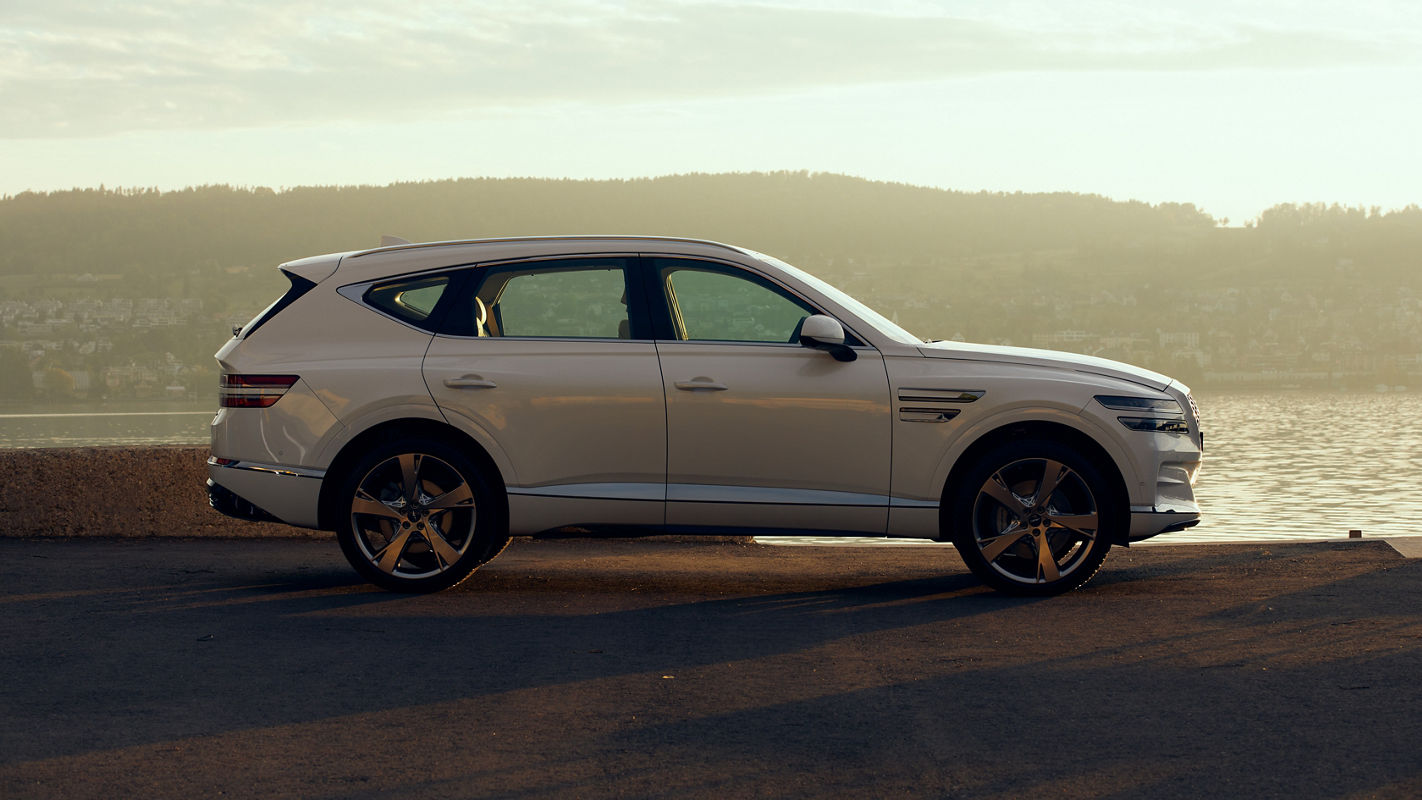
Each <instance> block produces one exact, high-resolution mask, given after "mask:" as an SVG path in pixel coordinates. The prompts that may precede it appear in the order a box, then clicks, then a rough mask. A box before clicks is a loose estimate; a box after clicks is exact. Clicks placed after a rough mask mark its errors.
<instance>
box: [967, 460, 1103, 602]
mask: <svg viewBox="0 0 1422 800" xmlns="http://www.w3.org/2000/svg"><path fill="white" fill-rule="evenodd" d="M971 523H972V536H973V544H974V545H975V546H976V547H977V549H978V551H979V552H980V553H981V555H982V558H983V561H985V562H986V563H987V564H988V565H989V566H991V568H992V569H993V570H994V571H995V572H997V573H999V574H1000V575H1002V576H1003V577H1004V578H1007V579H1008V580H1010V581H1013V582H1015V583H1018V584H1029V585H1037V584H1051V583H1055V582H1057V581H1060V580H1062V579H1063V578H1066V577H1067V576H1069V575H1071V574H1072V573H1073V572H1075V571H1076V570H1078V569H1080V568H1081V567H1082V565H1083V564H1084V563H1086V562H1087V560H1088V558H1089V554H1090V553H1091V551H1092V546H1093V544H1094V543H1095V541H1096V538H1097V533H1098V531H1099V530H1100V526H1101V521H1100V513H1099V510H1098V507H1097V503H1096V498H1095V496H1094V495H1093V494H1092V491H1091V487H1090V485H1089V484H1088V482H1087V481H1086V480H1085V479H1084V478H1083V477H1082V476H1081V475H1080V474H1079V473H1078V472H1077V471H1075V470H1073V469H1072V468H1071V467H1069V466H1067V465H1066V464H1063V463H1062V462H1060V461H1056V460H1054V459H1051V458H1024V459H1019V460H1016V461H1012V462H1011V463H1009V464H1007V465H1005V466H1003V467H1002V468H1000V469H998V470H996V471H995V472H993V473H992V474H991V475H989V476H988V478H987V480H986V481H984V482H983V484H982V486H981V487H980V488H979V489H978V492H977V496H976V498H975V500H974V502H973V508H972V518H971ZM1093 571H1094V570H1093Z"/></svg>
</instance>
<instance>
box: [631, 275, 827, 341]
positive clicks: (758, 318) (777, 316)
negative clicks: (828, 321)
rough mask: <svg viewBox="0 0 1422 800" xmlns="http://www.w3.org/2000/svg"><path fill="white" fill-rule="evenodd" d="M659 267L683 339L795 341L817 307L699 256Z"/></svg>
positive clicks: (669, 304)
mask: <svg viewBox="0 0 1422 800" xmlns="http://www.w3.org/2000/svg"><path fill="white" fill-rule="evenodd" d="M659 267H660V268H659V270H658V274H659V275H660V277H661V284H662V289H663V291H664V292H665V293H666V297H667V305H668V307H669V308H670V309H671V312H672V323H673V325H674V327H675V328H676V331H677V338H679V339H691V340H706V341H721V342H780V343H794V342H795V341H797V340H798V339H799V333H800V322H801V321H802V320H804V318H805V317H808V316H810V315H811V314H814V313H816V312H815V310H814V309H812V308H810V307H809V306H807V305H806V304H804V303H803V302H801V301H800V300H798V299H794V298H791V297H789V296H787V295H785V294H784V293H782V292H780V291H779V290H777V289H773V288H771V287H770V286H768V285H766V284H765V283H762V282H761V281H759V280H756V279H754V278H752V277H750V276H749V275H744V276H743V275H737V274H733V273H731V272H729V271H725V270H721V269H716V268H714V267H710V266H696V265H695V262H678V261H671V260H667V261H662V262H661V263H660V264H659Z"/></svg>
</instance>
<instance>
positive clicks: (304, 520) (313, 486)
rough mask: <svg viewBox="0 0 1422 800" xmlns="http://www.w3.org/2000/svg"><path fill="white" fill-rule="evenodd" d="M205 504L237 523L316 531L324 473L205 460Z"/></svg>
mask: <svg viewBox="0 0 1422 800" xmlns="http://www.w3.org/2000/svg"><path fill="white" fill-rule="evenodd" d="M207 472H208V480H207V497H208V503H209V504H210V505H211V506H212V507H213V508H215V509H217V510H218V511H220V512H222V513H224V514H226V515H228V516H231V517H237V518H238V519H249V520H260V521H266V522H284V523H286V524H288V525H295V526H297V527H301V528H316V527H319V521H318V520H319V513H318V512H319V507H320V501H321V483H322V481H323V480H324V478H325V473H324V472H323V471H321V470H312V469H305V468H301V467H284V466H280V465H276V464H258V463H256V462H251V461H230V462H227V463H225V464H219V463H218V461H217V458H216V457H213V458H209V459H208V460H207Z"/></svg>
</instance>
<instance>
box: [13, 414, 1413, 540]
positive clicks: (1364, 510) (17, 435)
mask: <svg viewBox="0 0 1422 800" xmlns="http://www.w3.org/2000/svg"><path fill="white" fill-rule="evenodd" d="M1198 399H1199V401H1200V412H1201V415H1202V417H1203V424H1204V429H1205V437H1206V438H1205V443H1206V448H1205V465H1204V469H1203V470H1202V471H1201V474H1200V480H1199V483H1198V484H1197V485H1196V487H1195V492H1196V495H1197V497H1198V498H1199V500H1200V505H1201V507H1202V508H1204V510H1205V517H1204V521H1203V522H1202V523H1201V524H1200V526H1199V527H1197V528H1193V529H1191V530H1189V531H1184V532H1181V533H1175V534H1166V535H1164V536H1161V537H1158V538H1157V539H1155V540H1153V541H1157V542H1168V541H1202V540H1204V541H1273V540H1299V539H1320V538H1339V537H1346V536H1347V535H1348V531H1349V530H1362V531H1363V535H1364V536H1365V537H1368V538H1372V537H1377V536H1405V535H1419V534H1422V491H1420V490H1422V395H1419V394H1396V393H1392V394H1345V393H1330V394H1323V393H1308V392H1287V393H1250V394H1209V393H1205V394H1202V395H1200V396H1199V398H1198ZM212 414H213V410H212V409H210V408H209V409H193V408H192V407H190V406H173V407H167V408H161V409H158V410H153V409H152V407H151V406H148V407H145V406H130V407H122V408H118V409H115V408H112V407H104V408H100V407H92V408H84V409H69V408H66V409H63V410H62V411H57V412H56V413H38V414H23V413H4V412H0V448H16V447H78V446H87V445H118V444H123V445H143V444H205V443H206V442H207V441H208V432H207V429H208V423H209V422H210V421H211V419H212Z"/></svg>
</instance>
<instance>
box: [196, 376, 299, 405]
mask: <svg viewBox="0 0 1422 800" xmlns="http://www.w3.org/2000/svg"><path fill="white" fill-rule="evenodd" d="M299 379H300V378H299V376H296V375H228V374H223V376H222V378H221V379H220V380H219V382H218V391H217V397H218V404H219V405H221V406H222V407H223V408H267V407H268V406H270V405H271V404H272V403H275V402H276V401H278V400H280V399H281V397H282V395H284V394H286V390H287V389H290V388H291V387H292V385H293V384H295V383H296V382H297V381H298V380H299Z"/></svg>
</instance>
